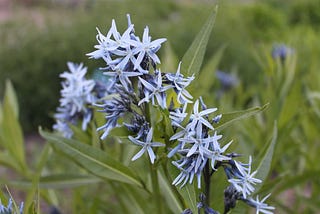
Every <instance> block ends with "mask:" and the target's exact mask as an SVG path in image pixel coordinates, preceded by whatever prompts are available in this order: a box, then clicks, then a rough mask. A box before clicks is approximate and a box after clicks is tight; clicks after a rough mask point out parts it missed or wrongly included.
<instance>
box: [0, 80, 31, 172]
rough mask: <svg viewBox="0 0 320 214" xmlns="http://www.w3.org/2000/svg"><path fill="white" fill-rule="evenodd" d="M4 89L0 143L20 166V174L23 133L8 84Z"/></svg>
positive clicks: (12, 93)
mask: <svg viewBox="0 0 320 214" xmlns="http://www.w3.org/2000/svg"><path fill="white" fill-rule="evenodd" d="M7 84H8V85H9V86H7V88H6V93H5V97H4V102H3V106H2V108H3V109H2V111H3V115H2V116H3V118H2V123H1V127H0V128H1V130H0V143H2V144H3V146H4V147H5V148H6V149H7V150H8V152H9V153H10V155H12V157H14V160H15V161H16V162H17V164H19V166H20V172H23V171H24V169H25V168H26V161H25V153H24V152H25V151H24V141H23V132H22V128H21V126H20V124H19V120H18V117H17V113H15V111H16V110H15V109H16V105H17V104H16V102H15V99H16V98H15V94H14V91H13V88H12V87H11V86H10V83H7Z"/></svg>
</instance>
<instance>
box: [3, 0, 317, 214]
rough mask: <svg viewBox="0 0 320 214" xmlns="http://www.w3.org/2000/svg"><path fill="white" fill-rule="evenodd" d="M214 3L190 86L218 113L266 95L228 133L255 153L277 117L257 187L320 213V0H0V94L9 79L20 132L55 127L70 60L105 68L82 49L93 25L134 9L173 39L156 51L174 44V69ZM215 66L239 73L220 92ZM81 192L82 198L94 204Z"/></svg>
mask: <svg viewBox="0 0 320 214" xmlns="http://www.w3.org/2000/svg"><path fill="white" fill-rule="evenodd" d="M215 4H218V5H219V12H218V15H217V19H216V22H215V26H214V28H213V33H212V35H211V37H210V39H209V43H208V47H207V53H206V56H205V61H204V64H203V70H202V73H200V76H199V78H200V80H204V81H200V83H194V84H195V85H194V89H193V93H194V95H195V97H197V96H199V95H202V96H203V97H204V100H205V102H206V104H207V105H208V106H210V107H218V108H219V112H220V113H227V112H230V111H235V110H244V109H246V108H250V107H252V106H256V105H259V106H262V105H264V104H266V103H269V108H268V109H267V110H266V111H264V112H263V113H261V114H259V115H258V116H257V117H254V118H250V119H247V120H244V121H243V122H241V123H237V124H235V125H233V126H232V127H231V128H228V129H226V130H225V131H224V133H223V135H224V136H225V137H226V139H234V140H235V143H234V144H233V145H232V147H233V148H232V149H234V151H237V152H239V153H243V154H245V155H246V156H247V155H250V154H252V155H253V157H254V159H255V157H256V156H258V155H257V154H259V152H260V151H261V150H263V149H264V147H265V144H266V142H268V140H269V139H270V137H271V135H272V130H273V125H274V121H277V124H276V127H277V128H278V135H277V146H276V150H275V154H274V158H273V160H272V166H271V169H272V170H271V173H270V174H269V177H268V179H267V181H266V183H265V185H264V187H263V188H262V190H261V192H262V193H265V192H266V193H267V192H272V196H271V198H270V202H269V203H270V204H272V205H274V206H276V207H277V211H276V213H319V212H320V194H319V193H320V183H319V182H320V180H319V179H318V177H319V175H320V165H319V161H318V160H320V159H319V158H320V157H319V154H318V153H319V151H320V140H319V139H320V138H319V129H320V122H319V121H320V120H319V119H320V102H319V101H320V74H319V68H320V60H319V59H320V41H319V35H320V32H319V31H320V0H281V1H279V0H255V1H254V0H242V1H236V0H221V1H209V0H171V1H169V0H0V44H1V45H0V97H3V93H4V88H5V80H6V79H10V80H11V81H12V83H13V86H14V88H15V90H16V93H17V95H18V101H19V105H20V108H19V109H20V116H19V117H20V121H21V123H22V127H23V130H24V132H25V133H34V132H37V129H38V126H40V125H41V126H42V127H45V128H49V129H50V128H51V126H52V124H53V122H54V121H53V119H52V115H53V113H54V112H55V108H56V106H58V105H59V91H60V79H59V74H60V73H61V72H63V71H65V70H66V69H67V66H66V63H67V62H68V61H72V62H77V63H79V62H84V64H85V65H86V66H88V68H89V71H93V70H94V69H96V68H98V67H100V66H104V65H103V63H101V60H100V61H99V60H89V59H88V57H87V56H86V55H85V54H86V53H89V52H91V51H93V50H94V47H93V46H94V45H95V44H96V39H95V35H96V29H95V28H96V27H99V29H100V30H101V32H104V33H106V32H107V30H108V29H109V27H110V25H111V20H112V19H113V18H114V19H116V22H117V25H118V29H120V30H119V31H120V32H122V31H123V30H124V29H125V28H126V26H127V20H126V14H127V13H129V14H131V19H132V22H133V23H134V24H135V29H136V32H137V34H139V32H141V34H142V32H143V28H144V27H145V25H148V26H149V27H150V35H151V36H152V38H153V39H156V38H162V37H166V38H167V39H168V41H167V42H166V43H165V45H164V48H162V49H161V50H160V59H162V61H166V62H168V60H167V57H168V53H170V52H169V51H168V50H169V47H171V49H172V52H173V53H174V54H173V55H175V57H174V60H176V61H174V60H173V61H174V64H175V65H173V66H171V67H170V66H168V67H170V68H171V69H175V68H176V66H177V65H178V62H179V60H181V58H182V56H183V55H184V53H185V51H186V50H187V49H188V47H189V46H190V44H191V42H192V41H193V39H194V37H195V36H196V35H197V33H198V32H199V30H200V29H201V27H202V25H203V23H204V22H205V20H206V18H207V17H208V14H209V13H210V9H211V8H212V5H215ZM141 34H140V35H141ZM275 44H286V45H287V46H288V47H291V48H292V50H293V54H292V56H288V57H287V59H286V60H285V62H281V61H279V60H275V59H273V58H272V55H271V52H272V48H273V46H274V45H275ZM171 54H172V53H171ZM164 65H168V64H165V63H164ZM160 66H161V65H160ZM217 69H219V70H222V71H225V72H226V73H232V74H233V75H234V76H236V77H237V78H238V85H237V86H236V87H233V88H231V90H227V91H223V94H222V95H221V94H220V95H219V96H218V95H217V92H219V90H221V83H219V82H218V80H217V78H216V76H215V71H216V70H217ZM89 73H90V72H89ZM195 82H196V81H195ZM60 161H61V162H63V161H65V160H64V159H63V160H60ZM65 162H66V161H65ZM65 162H63V164H61V166H64V164H65ZM56 163H57V162H56V161H54V164H56ZM57 165H58V164H57ZM99 188H100V187H99ZM99 190H101V189H99ZM83 191H87V190H83ZM106 192H107V191H104V193H106ZM92 195H94V194H92ZM94 197H95V199H96V200H101V199H99V195H95V196H94ZM89 198H90V199H91V196H90V197H89ZM80 199H81V200H80ZM80 199H79V200H78V202H74V203H75V204H76V205H77V206H89V205H88V204H84V205H83V204H82V202H83V200H82V198H80ZM221 199H222V198H221V197H220V199H218V200H221ZM220 202H221V201H220ZM62 203H64V201H62ZM77 203H79V204H77ZM101 204H104V203H101ZM218 204H219V201H218ZM221 204H222V203H221ZM101 206H102V205H101ZM106 206H107V205H106ZM65 207H68V205H66V206H65ZM75 207H76V206H75ZM88 209H89V208H88ZM83 213H88V212H86V211H85V210H84V211H83Z"/></svg>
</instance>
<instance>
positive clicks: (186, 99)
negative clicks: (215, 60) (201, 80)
mask: <svg viewBox="0 0 320 214" xmlns="http://www.w3.org/2000/svg"><path fill="white" fill-rule="evenodd" d="M127 18H128V27H127V29H126V30H125V31H124V32H123V33H122V34H121V33H120V32H118V30H117V26H116V23H115V21H114V20H112V24H111V28H110V30H109V31H108V32H107V34H106V35H105V34H103V33H101V32H100V30H99V29H97V31H98V34H97V37H96V38H97V42H98V44H97V45H95V46H94V47H95V48H96V49H97V50H95V51H93V52H91V53H89V54H87V55H88V56H89V57H90V58H94V59H103V60H104V62H105V63H106V66H105V67H104V68H101V70H103V71H104V72H103V74H104V75H106V76H108V77H109V80H110V84H108V87H107V88H108V92H109V93H110V94H109V96H108V98H106V99H103V102H102V103H100V104H95V106H97V107H98V108H99V109H100V111H101V112H103V113H105V119H106V123H105V124H104V125H102V126H101V127H99V128H98V131H103V134H102V136H101V139H102V140H104V139H106V138H107V137H108V136H110V135H111V134H110V133H111V131H112V130H113V129H116V128H118V127H121V128H126V129H127V131H128V132H129V134H128V135H129V136H128V139H129V141H131V142H132V143H133V144H134V145H136V146H139V147H140V150H139V152H138V153H137V154H135V155H134V156H133V157H132V161H134V160H137V159H139V158H140V157H141V156H142V155H144V154H145V153H147V154H148V156H149V159H150V162H151V163H152V164H154V163H155V161H156V159H157V153H158V152H159V151H160V152H164V151H169V153H168V154H167V156H168V158H172V157H173V156H175V159H174V161H172V163H173V165H174V166H176V167H177V168H178V169H179V170H180V174H179V175H178V176H177V177H176V178H175V179H174V181H173V185H180V186H181V187H182V186H184V185H186V184H187V183H188V182H189V183H192V182H193V180H194V178H196V180H197V183H198V188H201V187H202V183H201V180H202V177H203V176H204V171H205V170H207V172H209V173H207V174H206V175H205V176H207V177H208V176H209V177H210V176H212V174H213V173H214V172H215V171H216V170H218V168H220V167H222V168H223V169H224V171H225V173H226V176H227V178H228V181H229V183H230V186H229V187H228V189H227V190H226V192H225V203H226V207H227V208H228V209H230V208H233V207H234V206H235V201H236V200H242V201H245V202H246V203H248V204H249V205H250V206H254V207H256V208H257V212H263V213H268V212H269V210H272V209H274V208H273V207H270V206H268V205H267V204H265V203H264V200H265V199H266V198H264V199H262V200H261V201H259V198H257V199H256V200H253V199H252V197H251V195H252V193H253V192H254V190H255V188H254V185H255V184H257V183H261V180H259V179H257V178H255V177H254V176H255V174H256V173H257V172H256V171H254V172H251V163H252V159H251V157H250V158H249V163H248V164H244V163H241V162H238V161H237V160H235V158H236V157H238V156H239V155H237V154H235V153H226V150H227V149H228V148H229V147H230V145H231V143H232V142H229V143H227V144H225V145H221V143H220V142H219V141H220V140H221V138H222V135H220V134H218V133H217V131H216V130H215V127H214V126H215V124H217V123H219V121H220V119H221V117H222V116H221V114H218V115H217V114H214V113H215V112H216V111H217V108H207V106H206V105H205V103H204V101H203V100H202V98H201V97H200V98H198V99H196V100H195V101H194V102H193V97H192V95H191V94H190V93H189V92H188V91H187V90H186V88H187V87H188V86H189V85H190V84H191V82H192V81H193V80H194V76H193V75H192V76H187V77H186V76H184V75H183V72H181V71H180V69H181V63H180V64H179V66H178V68H177V70H176V72H174V73H172V72H167V71H166V72H162V71H161V70H160V69H159V68H158V66H157V65H158V64H160V59H159V57H158V56H157V55H156V53H157V52H158V50H159V49H160V47H161V45H162V43H163V42H164V41H166V39H164V38H161V39H156V40H154V41H152V40H151V37H150V36H149V28H148V27H146V28H145V29H144V33H143V36H142V39H140V38H139V36H137V35H136V34H135V30H134V25H133V24H132V23H131V20H130V16H129V15H128V16H127ZM230 81H231V80H230ZM232 82H234V80H232ZM97 102H98V101H97ZM155 111H157V112H158V113H159V112H160V114H162V116H163V117H167V119H168V120H169V121H170V124H168V123H166V125H168V126H171V127H170V128H171V130H172V133H171V134H172V135H170V136H169V137H168V136H167V137H164V136H165V135H168V134H169V133H167V132H165V133H161V134H160V135H159V134H158V133H156V132H160V130H158V126H157V125H156V123H158V121H159V120H158V119H154V118H155V117H156V116H155V115H153V113H154V112H155ZM160 147H166V149H163V150H162V149H161V148H160ZM159 161H160V160H159ZM200 208H201V209H202V208H203V209H205V210H207V211H208V212H209V211H210V212H209V213H215V211H214V210H213V209H211V208H210V207H208V206H207V205H206V204H205V202H201V203H199V209H200ZM186 212H188V210H186ZM269 213H270V212H269Z"/></svg>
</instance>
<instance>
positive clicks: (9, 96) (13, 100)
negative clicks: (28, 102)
mask: <svg viewBox="0 0 320 214" xmlns="http://www.w3.org/2000/svg"><path fill="white" fill-rule="evenodd" d="M5 102H8V103H10V106H11V108H12V110H13V113H14V116H15V117H16V118H18V117H19V106H18V99H17V96H16V93H15V91H14V88H13V86H12V83H11V81H10V80H7V81H6V91H5Z"/></svg>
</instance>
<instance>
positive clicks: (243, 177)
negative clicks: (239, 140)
mask: <svg viewBox="0 0 320 214" xmlns="http://www.w3.org/2000/svg"><path fill="white" fill-rule="evenodd" d="M251 162H252V159H251V156H250V157H249V163H248V168H245V167H244V166H243V165H241V164H239V163H237V162H236V161H235V163H236V167H237V170H238V171H239V173H237V174H236V175H237V177H235V178H231V179H229V180H228V181H229V182H230V183H231V184H232V185H233V186H234V187H235V188H236V190H237V191H238V192H242V194H243V198H247V196H248V195H250V194H251V193H252V192H253V191H254V185H255V184H256V183H261V182H262V181H261V180H260V179H257V178H254V175H255V174H256V173H257V171H254V172H253V173H251Z"/></svg>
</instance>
